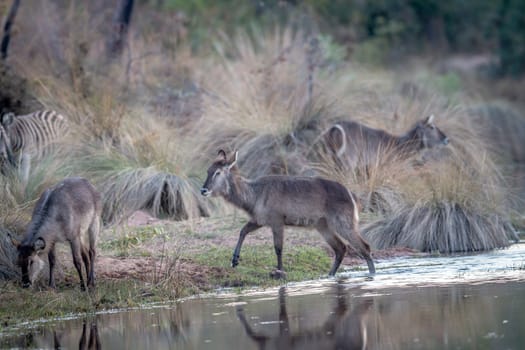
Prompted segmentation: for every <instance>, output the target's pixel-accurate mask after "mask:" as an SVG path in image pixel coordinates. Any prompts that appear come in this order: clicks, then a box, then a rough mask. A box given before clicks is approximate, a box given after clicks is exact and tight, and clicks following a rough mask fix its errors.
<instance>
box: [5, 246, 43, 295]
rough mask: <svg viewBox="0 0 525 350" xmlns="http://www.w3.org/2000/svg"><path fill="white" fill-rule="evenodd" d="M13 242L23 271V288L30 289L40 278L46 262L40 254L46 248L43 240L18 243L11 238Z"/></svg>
mask: <svg viewBox="0 0 525 350" xmlns="http://www.w3.org/2000/svg"><path fill="white" fill-rule="evenodd" d="M11 241H12V242H13V244H14V245H15V247H16V249H17V251H18V261H17V263H18V266H20V268H21V269H22V287H24V288H27V287H29V286H30V285H31V284H32V283H33V282H34V281H35V280H36V278H37V277H38V275H39V274H40V272H41V271H42V269H43V267H44V261H43V260H42V259H41V258H40V256H39V253H40V252H42V251H43V250H44V248H45V247H46V242H45V241H44V239H43V238H38V239H36V240H35V241H34V242H33V243H25V242H22V243H20V242H18V241H17V240H16V239H14V238H13V237H11Z"/></svg>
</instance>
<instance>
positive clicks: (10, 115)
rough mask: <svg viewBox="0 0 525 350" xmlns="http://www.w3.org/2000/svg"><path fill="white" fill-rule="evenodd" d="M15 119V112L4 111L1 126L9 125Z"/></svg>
mask: <svg viewBox="0 0 525 350" xmlns="http://www.w3.org/2000/svg"><path fill="white" fill-rule="evenodd" d="M14 119H15V114H14V113H13V112H8V113H4V114H3V115H2V120H1V122H2V125H3V126H9V125H10V124H11V123H12V122H13V120H14Z"/></svg>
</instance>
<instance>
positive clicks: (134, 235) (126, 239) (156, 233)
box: [100, 226, 167, 256]
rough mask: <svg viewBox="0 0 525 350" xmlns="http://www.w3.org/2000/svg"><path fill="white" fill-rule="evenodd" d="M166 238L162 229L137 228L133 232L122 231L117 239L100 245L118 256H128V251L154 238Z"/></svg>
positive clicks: (154, 227)
mask: <svg viewBox="0 0 525 350" xmlns="http://www.w3.org/2000/svg"><path fill="white" fill-rule="evenodd" d="M157 237H161V238H164V239H165V238H167V235H166V232H165V231H164V228H162V227H158V226H148V227H138V228H134V229H133V231H129V230H124V231H123V232H122V233H120V234H118V237H117V238H113V239H109V240H107V241H105V242H101V243H100V247H101V248H102V249H104V250H112V251H116V254H117V255H118V256H128V255H129V254H130V250H132V249H136V248H139V247H140V246H142V245H143V244H146V243H148V242H149V241H151V240H152V239H154V238H157Z"/></svg>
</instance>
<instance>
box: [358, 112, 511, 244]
mask: <svg viewBox="0 0 525 350" xmlns="http://www.w3.org/2000/svg"><path fill="white" fill-rule="evenodd" d="M463 113H465V110H457V111H454V112H453V111H451V112H450V113H449V114H448V121H447V122H446V123H445V128H446V129H445V130H446V131H445V132H446V133H447V132H448V134H449V137H450V139H451V144H450V145H449V146H447V150H448V152H446V154H445V155H442V156H441V157H438V158H437V159H430V160H428V161H427V162H426V163H424V164H423V165H421V166H419V167H416V168H415V169H414V171H413V173H412V174H411V175H410V176H407V177H406V178H404V179H402V181H399V182H398V184H397V185H396V190H397V191H398V192H399V193H400V198H401V199H402V200H401V201H399V203H397V205H395V206H392V207H391V208H392V210H391V212H388V213H386V214H385V215H384V216H382V217H379V218H377V219H376V220H372V221H371V222H370V223H368V224H367V225H365V227H364V228H363V231H364V233H365V235H366V236H367V238H368V239H369V240H370V242H371V244H372V245H373V246H375V247H376V248H380V249H381V248H387V247H393V246H401V247H409V248H413V249H418V250H421V251H437V252H441V253H449V252H469V251H482V250H488V249H494V248H502V247H507V246H508V245H509V244H510V243H509V239H517V237H516V234H515V231H514V229H513V226H512V224H511V221H510V215H509V198H508V193H507V188H506V186H505V182H504V178H503V177H502V176H501V174H500V172H499V170H498V168H497V166H496V165H495V164H494V162H493V161H492V156H491V153H490V152H489V151H488V150H487V149H488V148H487V147H486V145H485V144H484V142H483V138H482V137H481V136H480V134H479V133H478V132H479V131H478V130H476V128H475V126H474V125H475V124H474V123H469V122H468V121H465V119H463V118H460V117H459V116H460V115H461V114H463Z"/></svg>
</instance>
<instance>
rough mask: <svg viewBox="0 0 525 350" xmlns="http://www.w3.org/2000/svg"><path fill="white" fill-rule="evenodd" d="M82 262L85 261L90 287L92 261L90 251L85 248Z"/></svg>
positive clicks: (83, 248)
mask: <svg viewBox="0 0 525 350" xmlns="http://www.w3.org/2000/svg"><path fill="white" fill-rule="evenodd" d="M81 253H82V261H84V267H85V269H86V276H87V277H86V278H87V285H88V286H89V282H90V281H89V271H91V268H90V266H91V260H90V259H89V253H88V249H87V248H86V247H84V246H82V251H81Z"/></svg>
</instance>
